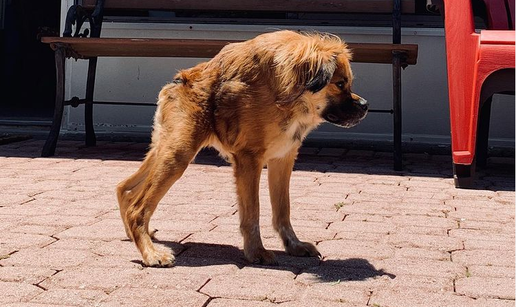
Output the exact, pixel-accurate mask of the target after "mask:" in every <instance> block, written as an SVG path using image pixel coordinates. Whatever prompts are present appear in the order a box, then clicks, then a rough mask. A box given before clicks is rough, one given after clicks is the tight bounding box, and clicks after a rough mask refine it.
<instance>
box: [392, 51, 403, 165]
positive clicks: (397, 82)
mask: <svg viewBox="0 0 516 307" xmlns="http://www.w3.org/2000/svg"><path fill="white" fill-rule="evenodd" d="M401 56H402V55H401V54H399V53H396V52H394V54H393V59H392V69H393V74H392V84H393V85H392V92H393V95H392V96H393V97H392V100H393V103H392V109H393V112H394V114H393V120H394V128H393V139H394V170H396V171H401V170H402V169H403V162H402V149H401Z"/></svg>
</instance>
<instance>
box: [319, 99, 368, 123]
mask: <svg viewBox="0 0 516 307" xmlns="http://www.w3.org/2000/svg"><path fill="white" fill-rule="evenodd" d="M368 109H369V104H368V103H367V100H365V99H364V98H362V97H358V99H350V100H346V101H344V102H343V103H340V104H330V106H328V107H327V108H326V110H325V111H324V112H323V114H322V118H324V120H326V121H327V122H329V123H331V124H334V125H337V126H340V127H344V128H351V127H354V126H356V125H358V123H360V122H361V121H362V119H364V118H365V117H366V115H367V111H368Z"/></svg>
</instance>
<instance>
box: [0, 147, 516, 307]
mask: <svg viewBox="0 0 516 307" xmlns="http://www.w3.org/2000/svg"><path fill="white" fill-rule="evenodd" d="M43 144H44V140H35V141H31V142H20V143H17V144H16V145H15V146H14V147H13V146H8V147H5V146H0V166H1V167H2V176H1V177H2V178H0V190H2V191H4V193H1V192H0V199H3V201H0V289H1V291H2V294H4V292H5V293H7V295H3V296H0V305H2V306H23V307H46V306H92V305H96V304H97V305H99V306H120V305H126V306H133V305H134V306H136V305H138V306H175V305H177V304H178V303H177V302H181V306H195V307H203V306H204V307H206V306H208V307H213V306H215V307H218V306H239V307H240V306H242V307H265V306H272V305H275V306H283V307H304V306H307V307H308V306H310V307H312V306H328V307H333V306H342V307H351V306H354V307H356V306H377V307H378V306H381V307H386V306H396V307H401V306H411V307H412V306H416V307H417V306H425V307H427V306H429V307H433V306H446V307H450V306H451V307H453V306H460V307H463V306H468V307H469V306H471V307H485V306H487V307H508V306H514V294H513V292H514V291H513V290H514V288H513V286H514V250H515V248H514V240H515V237H514V220H515V211H514V195H515V194H514V175H513V173H512V174H507V173H506V171H503V170H502V168H503V167H504V166H503V165H502V164H500V165H498V164H497V167H495V168H493V166H489V167H488V168H486V169H485V170H483V172H484V173H481V174H479V176H482V180H480V181H479V182H480V184H483V185H484V186H485V187H488V190H482V189H476V190H462V189H456V188H455V187H454V185H453V179H452V174H451V167H449V165H448V164H446V165H444V164H443V162H445V160H447V161H448V162H449V161H451V160H450V159H451V158H450V156H449V155H448V156H439V157H437V156H434V155H426V154H425V155H418V154H415V155H410V154H409V155H407V157H408V159H407V161H406V167H405V169H404V171H402V172H394V171H393V170H392V153H385V154H384V155H382V154H380V153H378V152H374V151H367V152H360V151H351V152H345V150H344V149H336V150H333V149H322V150H321V149H319V148H316V149H311V150H307V152H306V153H305V154H300V157H299V162H300V163H298V164H297V165H296V167H295V171H294V172H293V174H292V179H291V185H290V188H291V209H292V212H291V220H292V225H293V226H294V229H295V230H296V233H297V235H298V236H299V238H301V239H302V240H307V241H310V242H317V247H318V249H319V251H320V252H321V253H322V254H323V256H324V258H323V259H322V260H321V259H318V258H316V257H293V256H289V255H287V254H286V253H285V252H284V251H283V246H282V243H281V241H280V240H279V239H278V236H277V234H276V232H275V231H274V230H273V228H272V227H271V223H270V221H271V218H272V210H271V206H270V200H269V195H268V183H267V169H266V168H265V169H264V170H263V172H262V176H261V178H260V190H259V196H260V199H261V232H262V237H263V242H264V244H265V246H266V247H267V248H269V249H271V250H273V251H274V252H275V254H276V256H277V260H278V262H279V265H277V266H259V265H250V264H249V263H248V262H247V261H246V260H245V259H244V256H243V251H242V245H243V240H242V236H241V234H240V232H239V217H238V212H237V209H238V205H237V203H236V193H235V185H234V179H233V174H232V173H233V170H232V168H231V167H230V166H227V164H224V163H223V162H221V161H220V159H219V158H218V157H217V156H216V154H214V153H213V152H208V154H206V155H205V156H202V155H203V154H201V156H200V158H199V159H198V162H200V163H198V164H192V165H190V167H189V168H188V169H187V171H186V172H185V174H184V175H183V177H182V178H181V180H179V181H178V182H177V183H176V184H175V185H174V187H173V188H172V189H171V191H170V193H167V195H165V197H164V198H163V200H162V201H161V203H160V205H159V207H158V209H157V211H156V213H155V214H154V216H153V218H152V220H151V225H150V226H151V228H158V229H159V230H160V231H159V232H158V233H157V241H156V242H155V245H156V246H157V247H158V248H160V249H162V248H167V249H171V250H172V251H173V252H174V254H176V264H175V266H174V267H172V268H166V269H158V268H145V267H142V263H141V255H140V252H139V251H138V250H137V248H136V246H135V244H134V243H132V242H130V241H129V240H128V239H127V238H126V235H125V232H124V228H123V225H122V222H121V219H120V216H119V211H118V206H117V200H116V194H115V192H114V188H115V187H116V185H117V184H118V183H119V182H120V181H121V180H123V179H125V178H126V177H127V176H129V175H131V174H132V173H134V172H135V171H136V170H137V168H138V167H139V166H140V164H141V160H142V158H143V156H144V154H145V151H146V147H147V146H148V144H138V143H123V144H120V143H112V142H99V145H98V146H97V147H95V148H87V149H79V147H80V146H82V142H77V141H73V142H67V141H62V140H60V143H59V146H58V149H59V150H58V151H57V155H58V156H57V158H55V157H54V158H50V159H49V158H40V157H39V154H40V150H41V147H42V146H43ZM320 152H322V155H316V154H318V153H320ZM330 152H333V153H332V154H331V155H329V154H330ZM326 154H328V155H326ZM342 154H344V155H343V156H342V157H340V155H342ZM20 155H23V157H17V156H20ZM7 156H9V157H7ZM350 156H354V157H353V159H349V157H350ZM423 160H424V161H423ZM203 163H204V164H203ZM502 163H503V161H502ZM372 164H374V165H372ZM501 170H502V171H501ZM199 183H202V184H199ZM2 187H3V189H2ZM511 188H512V189H511ZM336 205H337V206H336ZM450 251H451V252H452V253H450ZM35 284H38V285H39V286H40V287H41V288H39V287H36V286H34V285H35ZM44 289H47V290H46V291H44ZM199 289H200V290H199ZM198 290H199V291H200V292H201V293H199V291H198ZM454 290H455V291H456V292H454ZM208 295H210V296H211V298H210V297H208ZM511 295H512V296H511Z"/></svg>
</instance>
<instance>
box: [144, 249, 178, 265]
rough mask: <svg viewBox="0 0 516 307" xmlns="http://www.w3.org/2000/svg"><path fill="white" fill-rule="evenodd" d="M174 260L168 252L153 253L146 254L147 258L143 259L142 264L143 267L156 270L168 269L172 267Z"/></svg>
mask: <svg viewBox="0 0 516 307" xmlns="http://www.w3.org/2000/svg"><path fill="white" fill-rule="evenodd" d="M175 262H176V259H175V257H174V255H172V253H170V252H165V251H153V252H150V253H148V254H147V257H144V258H143V264H144V265H145V266H152V267H158V268H168V267H171V266H173V265H174V263H175Z"/></svg>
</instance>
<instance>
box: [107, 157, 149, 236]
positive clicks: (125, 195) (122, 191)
mask: <svg viewBox="0 0 516 307" xmlns="http://www.w3.org/2000/svg"><path fill="white" fill-rule="evenodd" d="M154 161H155V150H154V149H151V150H150V151H149V153H148V154H147V156H146V157H145V159H144V160H143V162H142V165H141V166H140V168H139V169H138V170H137V171H136V172H135V173H134V174H132V175H131V176H129V178H127V179H125V180H124V181H122V182H120V183H119V184H118V185H117V187H116V195H117V198H118V206H119V210H120V216H121V217H122V221H123V223H124V228H125V233H126V234H127V237H128V238H129V239H131V240H132V239H133V238H132V235H131V231H130V230H129V227H128V225H127V219H126V211H127V207H128V206H129V204H130V203H131V202H132V201H133V199H134V197H135V195H138V193H139V192H140V191H141V187H142V183H143V180H144V179H145V178H146V177H147V175H148V174H149V170H150V168H151V167H152V164H153V163H154ZM155 232H156V230H153V231H152V232H149V235H150V236H151V238H154V233H155Z"/></svg>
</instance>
